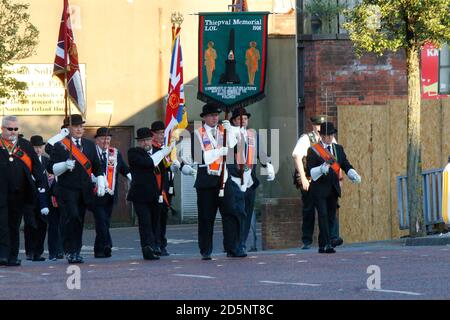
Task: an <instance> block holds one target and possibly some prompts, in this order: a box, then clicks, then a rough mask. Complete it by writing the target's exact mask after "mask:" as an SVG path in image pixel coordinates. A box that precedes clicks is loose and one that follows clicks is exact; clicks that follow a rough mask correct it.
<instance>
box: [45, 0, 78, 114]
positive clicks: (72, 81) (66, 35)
mask: <svg viewBox="0 0 450 320" xmlns="http://www.w3.org/2000/svg"><path fill="white" fill-rule="evenodd" d="M53 75H55V76H57V77H58V78H59V79H60V80H61V81H62V83H63V84H64V83H65V80H67V91H68V92H67V95H68V97H69V98H70V100H71V101H72V102H73V103H74V104H75V106H76V107H77V108H78V110H80V112H81V113H82V114H84V113H85V112H86V103H85V99H84V93H83V85H82V83H81V73H80V66H79V65H78V52H77V45H76V43H75V38H74V36H73V32H72V24H71V23H70V13H69V2H68V0H64V10H63V14H62V19H61V24H60V27H59V36H58V44H57V46H56V56H55V63H54V67H53ZM65 77H67V79H65Z"/></svg>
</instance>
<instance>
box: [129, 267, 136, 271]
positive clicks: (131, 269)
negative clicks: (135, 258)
mask: <svg viewBox="0 0 450 320" xmlns="http://www.w3.org/2000/svg"><path fill="white" fill-rule="evenodd" d="M128 271H136V269H133V268H130V269H128Z"/></svg>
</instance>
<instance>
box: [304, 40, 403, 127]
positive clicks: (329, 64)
mask: <svg viewBox="0 0 450 320" xmlns="http://www.w3.org/2000/svg"><path fill="white" fill-rule="evenodd" d="M304 46H305V49H304V53H305V56H304V59H305V103H306V118H307V119H309V118H310V117H311V116H312V115H314V114H319V113H323V114H325V109H326V99H325V97H326V91H327V92H328V99H327V100H328V116H329V120H330V121H332V122H334V123H335V124H336V120H337V106H339V105H377V104H386V102H387V101H388V100H390V99H399V98H406V96H407V80H406V60H405V54H404V51H399V52H397V53H388V54H385V55H383V56H381V57H378V56H376V55H374V54H365V55H363V56H362V57H361V58H358V57H357V56H356V54H355V51H354V49H353V45H352V42H351V41H350V40H314V41H304ZM307 129H310V128H309V126H308V128H307Z"/></svg>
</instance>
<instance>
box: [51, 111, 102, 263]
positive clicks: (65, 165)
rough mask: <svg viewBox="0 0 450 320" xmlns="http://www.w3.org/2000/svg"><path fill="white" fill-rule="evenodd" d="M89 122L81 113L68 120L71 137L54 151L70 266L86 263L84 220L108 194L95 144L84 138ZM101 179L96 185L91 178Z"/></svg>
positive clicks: (57, 191) (54, 171)
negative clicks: (97, 198) (82, 254)
mask: <svg viewBox="0 0 450 320" xmlns="http://www.w3.org/2000/svg"><path fill="white" fill-rule="evenodd" d="M84 123H85V121H84V120H83V118H82V117H81V116H80V115H78V114H73V115H71V116H70V118H66V119H65V120H64V126H65V127H67V128H68V130H69V132H70V135H69V137H65V138H64V139H62V140H60V141H59V142H56V143H55V144H54V146H53V148H51V149H52V150H51V154H50V161H49V164H48V166H47V170H48V172H49V173H52V174H54V175H55V176H56V177H57V178H58V182H57V184H56V187H55V193H56V197H57V200H58V207H59V210H60V213H61V216H62V221H63V222H62V224H63V237H64V240H63V246H64V251H65V253H66V258H67V261H68V262H69V263H83V262H84V259H83V257H82V256H81V255H80V253H81V247H82V242H83V241H82V239H83V238H82V237H83V225H84V217H85V214H86V209H87V207H88V206H89V207H91V208H92V206H93V205H94V201H95V198H94V197H95V193H94V187H95V189H96V193H97V195H98V196H103V195H104V194H105V189H106V182H105V178H104V176H103V173H102V170H101V166H100V161H99V159H98V157H97V151H96V148H95V144H94V142H92V141H91V140H88V139H85V138H83V134H84V127H83V124H84ZM92 174H94V176H95V177H96V178H97V180H96V181H97V184H96V185H94V183H93V182H92V178H91V175H92Z"/></svg>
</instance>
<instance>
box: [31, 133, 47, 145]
mask: <svg viewBox="0 0 450 320" xmlns="http://www.w3.org/2000/svg"><path fill="white" fill-rule="evenodd" d="M30 142H31V145H32V146H33V147H40V146H43V145H45V142H44V139H43V138H42V137H41V136H32V137H31V138H30Z"/></svg>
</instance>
